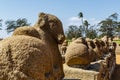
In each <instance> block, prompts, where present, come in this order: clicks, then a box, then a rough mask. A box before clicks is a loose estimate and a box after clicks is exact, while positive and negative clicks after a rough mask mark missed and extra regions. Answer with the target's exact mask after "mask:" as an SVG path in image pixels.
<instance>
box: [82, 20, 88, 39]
mask: <svg viewBox="0 0 120 80" xmlns="http://www.w3.org/2000/svg"><path fill="white" fill-rule="evenodd" d="M83 25H84V34H85V36H84V37H86V34H87V31H88V26H89V25H90V24H89V23H88V21H87V20H85V21H84V24H83Z"/></svg>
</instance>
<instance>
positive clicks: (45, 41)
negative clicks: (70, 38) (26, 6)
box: [0, 13, 65, 80]
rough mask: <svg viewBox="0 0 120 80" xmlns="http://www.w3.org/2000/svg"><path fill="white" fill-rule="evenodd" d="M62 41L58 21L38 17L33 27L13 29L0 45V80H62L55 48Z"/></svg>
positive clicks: (49, 17) (47, 17)
mask: <svg viewBox="0 0 120 80" xmlns="http://www.w3.org/2000/svg"><path fill="white" fill-rule="evenodd" d="M64 40H65V35H64V32H63V27H62V23H61V21H60V20H59V19H58V18H57V17H56V16H54V15H51V14H46V13H40V14H39V17H38V21H37V22H36V24H35V25H34V26H31V27H30V26H24V27H20V28H17V29H16V30H15V31H14V32H13V35H12V36H10V37H8V38H6V39H3V40H2V41H0V80H62V78H63V77H64V72H63V65H62V57H61V54H60V52H59V49H58V44H61V43H62V42H63V41H64Z"/></svg>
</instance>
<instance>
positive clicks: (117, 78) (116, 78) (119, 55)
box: [111, 46, 120, 80]
mask: <svg viewBox="0 0 120 80" xmlns="http://www.w3.org/2000/svg"><path fill="white" fill-rule="evenodd" d="M111 80H120V46H117V49H116V68H115V72H114V73H113V76H112V79H111Z"/></svg>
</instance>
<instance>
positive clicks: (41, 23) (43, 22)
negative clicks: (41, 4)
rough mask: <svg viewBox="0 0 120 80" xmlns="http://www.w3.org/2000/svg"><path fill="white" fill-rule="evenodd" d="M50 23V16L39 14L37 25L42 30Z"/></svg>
mask: <svg viewBox="0 0 120 80" xmlns="http://www.w3.org/2000/svg"><path fill="white" fill-rule="evenodd" d="M47 23H48V16H47V14H45V13H40V14H39V19H38V22H37V24H38V25H39V27H40V28H42V27H44V26H45V25H46V24H47Z"/></svg>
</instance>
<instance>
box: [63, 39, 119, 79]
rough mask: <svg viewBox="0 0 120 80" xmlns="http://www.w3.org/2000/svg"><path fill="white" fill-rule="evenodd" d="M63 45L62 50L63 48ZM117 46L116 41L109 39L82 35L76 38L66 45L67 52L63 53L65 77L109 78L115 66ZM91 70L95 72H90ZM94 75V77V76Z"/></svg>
mask: <svg viewBox="0 0 120 80" xmlns="http://www.w3.org/2000/svg"><path fill="white" fill-rule="evenodd" d="M66 42H67V41H65V42H63V44H65V43H66ZM62 46H64V45H62ZM62 46H61V50H63V49H62ZM116 46H117V45H116V43H115V42H109V41H108V40H107V39H105V40H101V39H93V40H91V39H89V38H86V39H85V38H82V37H80V38H77V39H74V41H72V42H71V43H70V44H69V45H68V46H66V51H65V53H64V54H63V53H61V54H62V55H63V60H65V61H63V62H64V72H65V78H75V79H81V80H86V79H87V80H109V79H110V78H111V75H112V73H113V71H114V68H115V62H116V61H115V57H116V56H115V50H116ZM81 69H83V70H81ZM86 70H87V71H86ZM90 70H92V71H93V73H91V72H89V71H90ZM94 71H96V72H98V73H96V72H94ZM76 73H77V74H76ZM93 75H94V77H92V76H93ZM96 75H97V77H96V79H95V76H96Z"/></svg>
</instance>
